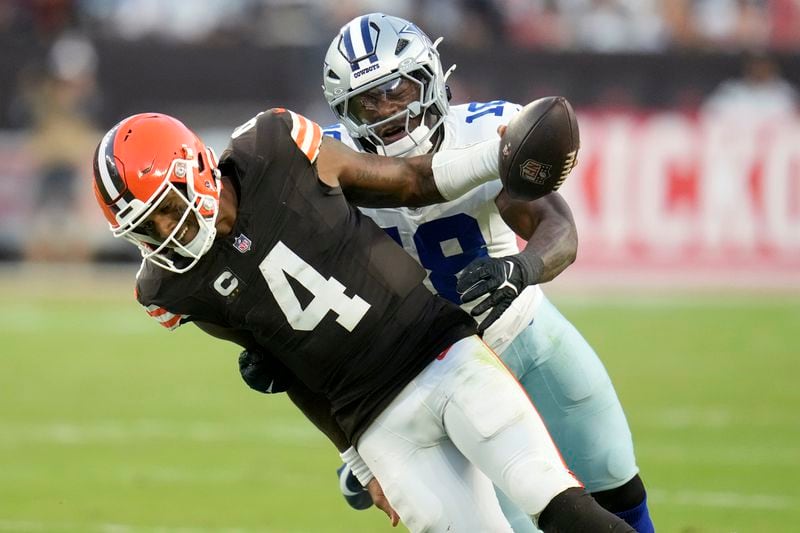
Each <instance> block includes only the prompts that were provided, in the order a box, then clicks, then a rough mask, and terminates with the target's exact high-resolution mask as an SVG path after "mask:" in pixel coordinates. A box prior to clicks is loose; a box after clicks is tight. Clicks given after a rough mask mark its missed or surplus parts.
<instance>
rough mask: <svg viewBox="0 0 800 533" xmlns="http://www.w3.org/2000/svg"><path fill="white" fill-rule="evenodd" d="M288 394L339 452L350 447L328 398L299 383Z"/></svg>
mask: <svg viewBox="0 0 800 533" xmlns="http://www.w3.org/2000/svg"><path fill="white" fill-rule="evenodd" d="M286 393H287V394H288V395H289V398H290V399H291V400H292V402H294V404H295V405H296V406H297V408H298V409H300V411H302V412H303V414H304V415H305V416H306V418H308V419H309V420H310V421H311V422H312V423H313V424H314V425H315V426H316V427H317V429H319V430H320V431H321V432H322V433H323V434H324V435H325V436H326V437H328V440H330V441H331V442H332V443H333V444H334V446H336V449H337V450H339V451H340V452H343V451H345V450H347V449H348V448H349V447H350V442H349V441H348V440H347V437H346V436H345V434H344V433H343V432H342V429H341V428H340V427H339V424H338V423H337V422H336V419H334V417H333V414H332V413H331V405H330V402H329V401H328V399H327V398H325V397H324V396H322V395H320V394H316V393H315V392H313V391H311V390H310V389H309V388H307V387H306V386H305V385H303V384H302V383H300V382H299V381H298V382H297V383H295V384H293V385H292V386H291V387H290V388H289V389H288V390H287V391H286Z"/></svg>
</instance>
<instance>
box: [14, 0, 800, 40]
mask: <svg viewBox="0 0 800 533" xmlns="http://www.w3.org/2000/svg"><path fill="white" fill-rule="evenodd" d="M372 11H386V12H389V13H390V14H393V15H398V16H401V17H405V18H413V19H414V20H415V21H416V22H417V23H418V24H419V25H420V26H422V27H424V28H426V29H427V31H428V32H429V33H431V34H435V35H442V36H444V37H445V38H446V39H447V40H448V41H453V42H455V43H458V45H459V46H464V47H480V46H483V45H485V44H487V43H497V42H501V43H505V44H511V45H516V46H523V47H528V48H538V49H549V50H560V51H599V52H621V51H627V52H653V51H663V50H666V49H669V48H702V49H721V50H730V49H732V48H733V49H735V48H752V47H760V48H772V49H791V48H794V47H797V46H798V45H800V0H391V1H386V0H339V1H336V2H330V1H328V0H184V1H173V2H165V1H163V0H4V1H3V2H2V3H0V33H5V34H8V35H10V34H17V35H19V36H27V35H39V36H44V37H46V36H47V34H52V33H53V32H56V31H58V30H59V29H62V28H63V27H65V26H68V25H69V26H72V27H77V28H79V29H80V30H81V31H83V32H84V33H86V34H88V35H91V36H94V37H102V38H106V39H127V40H136V39H158V40H166V41H175V42H182V43H194V42H198V41H203V42H206V43H218V44H219V45H226V44H228V45H231V44H234V45H235V44H236V43H238V42H241V41H243V40H246V41H247V42H249V43H258V44H260V45H263V46H283V45H300V46H303V45H307V46H312V45H318V44H320V43H323V42H325V41H326V39H327V36H329V35H331V34H332V33H333V32H334V31H335V30H336V29H338V27H339V26H341V25H342V24H343V23H345V22H346V21H348V20H350V19H351V18H353V17H354V16H356V15H359V14H363V13H368V12H372Z"/></svg>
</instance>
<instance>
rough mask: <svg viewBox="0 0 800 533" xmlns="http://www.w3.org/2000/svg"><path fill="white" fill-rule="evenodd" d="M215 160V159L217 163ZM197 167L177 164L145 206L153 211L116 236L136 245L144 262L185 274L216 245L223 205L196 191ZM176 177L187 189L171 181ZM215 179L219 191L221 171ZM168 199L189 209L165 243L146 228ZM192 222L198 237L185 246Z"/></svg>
mask: <svg viewBox="0 0 800 533" xmlns="http://www.w3.org/2000/svg"><path fill="white" fill-rule="evenodd" d="M212 154H213V153H212ZM212 154H209V155H210V157H213V155H212ZM209 159H210V158H209ZM215 159H216V158H215V157H214V159H213V160H215ZM196 166H197V162H196V160H188V159H175V160H173V162H172V165H170V169H169V171H168V172H167V179H165V180H164V185H163V186H162V188H161V189H160V190H158V191H157V192H156V193H155V194H154V195H153V198H152V199H151V200H150V201H148V202H146V203H145V205H147V206H149V207H148V208H145V209H142V210H139V213H137V214H136V218H135V220H129V221H127V223H126V224H122V225H120V230H117V231H115V232H114V236H115V237H123V238H125V239H127V240H128V241H130V242H132V243H133V244H135V245H136V246H137V247H138V248H139V250H140V252H141V254H142V257H143V258H144V259H147V260H149V261H152V262H153V263H155V264H156V265H158V266H160V267H162V268H165V269H167V270H171V271H172V272H177V273H182V272H186V271H187V270H189V269H190V268H192V267H193V266H194V265H195V264H196V263H197V262H198V261H199V260H200V258H201V257H202V256H203V255H204V254H205V253H206V252H207V251H208V250H209V249H210V248H211V246H212V245H213V244H214V238H215V237H216V234H217V230H216V220H217V215H218V214H219V201H218V200H217V199H216V198H214V197H212V196H210V195H205V194H202V193H200V192H198V191H196V190H195V188H194V176H193V173H194V171H195V170H196ZM173 173H175V174H176V175H179V176H180V177H184V176H185V177H186V178H187V179H186V187H185V188H184V187H179V186H176V184H175V183H174V182H172V181H171V180H170V179H169V178H168V177H169V176H171V175H173ZM214 176H215V181H216V182H217V183H216V186H217V188H219V181H218V171H217V170H216V169H215V171H214ZM168 196H170V197H172V198H173V199H175V198H177V199H178V200H180V201H181V203H183V204H185V208H184V209H183V213H182V215H181V216H180V218H179V219H178V220H177V221H176V223H175V227H174V228H173V230H172V231H171V233H170V234H169V235H168V236H167V237H166V238H164V239H163V240H161V239H158V238H155V237H154V236H153V235H152V234H151V233H150V232H148V231H146V230H144V229H143V225H144V223H145V221H146V219H147V218H148V217H149V216H150V215H151V214H152V213H153V212H154V211H155V210H156V209H157V208H158V207H159V206H160V205H161V202H163V201H164V200H165V199H166V198H167V197H168ZM190 219H193V220H194V222H195V223H196V227H197V234H196V235H195V236H194V237H193V238H192V240H191V241H190V242H188V243H182V242H181V241H180V238H181V233H182V232H183V231H185V228H186V227H187V223H188V221H189V220H190ZM170 252H175V254H177V255H179V256H182V257H184V258H187V259H188V261H176V259H178V258H177V257H174V256H172V254H171V253H170Z"/></svg>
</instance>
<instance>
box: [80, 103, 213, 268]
mask: <svg viewBox="0 0 800 533" xmlns="http://www.w3.org/2000/svg"><path fill="white" fill-rule="evenodd" d="M219 176H220V174H219V170H218V169H217V158H216V156H215V155H214V152H213V150H211V149H210V148H208V147H206V146H205V144H203V142H202V141H201V140H200V139H199V138H198V137H197V135H195V134H194V132H192V131H191V130H190V129H189V128H187V127H186V126H185V125H184V124H183V123H182V122H180V121H179V120H177V119H175V118H173V117H170V116H168V115H162V114H159V113H141V114H138V115H133V116H130V117H128V118H126V119H124V120H122V121H121V122H120V123H119V124H117V125H116V126H114V127H113V128H111V129H110V130H109V131H108V133H106V134H105V136H103V139H102V140H101V141H100V143H99V144H98V145H97V150H96V151H95V155H94V194H95V198H96V199H97V202H98V204H100V208H101V209H102V210H103V214H104V215H105V217H106V219H107V220H108V223H109V225H110V229H111V232H112V233H113V234H114V237H124V238H125V239H127V240H129V241H131V242H132V243H134V244H135V245H136V246H137V247H139V250H140V251H141V253H142V257H144V258H145V259H147V260H150V261H152V262H153V263H154V264H156V265H158V266H160V267H162V268H165V269H167V270H171V271H173V272H179V273H180V272H186V271H187V270H189V269H190V268H192V267H193V266H194V265H195V264H196V263H197V262H198V261H199V260H200V258H201V257H202V256H203V254H205V253H206V252H207V251H208V249H209V248H210V247H211V245H212V244H213V242H214V237H215V236H216V227H215V223H216V219H217V214H218V213H219V188H220V183H219ZM172 192H174V193H177V196H178V197H179V198H180V199H181V200H182V201H183V202H185V204H186V209H185V210H184V212H183V214H182V216H181V217H180V220H179V221H177V224H175V227H174V229H173V230H172V232H171V233H170V234H169V235H168V236H167V237H166V238H164V239H159V238H158V237H157V236H155V235H154V233H153V231H151V230H148V229H147V228H146V227H145V226H146V224H143V222H145V220H146V219H147V218H148V217H149V216H150V214H151V213H153V212H154V211H155V209H156V208H157V207H158V206H159V204H160V203H161V202H162V201H163V200H164V199H165V198H166V197H167V196H168V195H170V193H172ZM171 197H174V195H171ZM191 216H194V217H195V220H196V222H197V224H198V226H199V230H198V232H197V235H196V236H195V237H194V238H193V239H192V240H191V242H189V243H181V242H180V241H179V239H178V233H179V231H180V230H181V229H182V227H183V226H184V225H185V224H186V223H187V220H189V217H191Z"/></svg>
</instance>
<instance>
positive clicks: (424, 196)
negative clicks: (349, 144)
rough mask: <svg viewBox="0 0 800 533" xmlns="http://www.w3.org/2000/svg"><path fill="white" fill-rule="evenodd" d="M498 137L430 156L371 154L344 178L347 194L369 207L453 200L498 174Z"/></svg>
mask: <svg viewBox="0 0 800 533" xmlns="http://www.w3.org/2000/svg"><path fill="white" fill-rule="evenodd" d="M498 150H499V139H495V140H491V141H484V142H482V143H478V144H475V145H472V146H469V147H467V148H461V149H457V150H442V151H439V152H437V153H436V154H434V155H433V156H431V155H423V156H417V157H410V158H408V159H392V158H385V157H380V156H372V158H371V160H370V162H369V164H368V165H364V166H362V167H360V168H358V170H357V171H356V172H354V173H353V174H352V175H346V176H345V177H344V179H340V181H341V183H342V186H343V189H344V191H345V194H346V195H347V199H348V200H349V201H350V202H352V203H354V204H356V205H361V206H365V207H399V206H406V207H420V206H425V205H431V204H436V203H441V202H444V201H447V200H453V199H455V198H458V197H459V196H461V195H463V194H466V193H467V192H469V191H470V190H472V189H474V188H475V187H478V186H480V185H482V184H484V183H487V182H489V181H493V180H495V179H498V178H499V170H498V159H497V154H498Z"/></svg>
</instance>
